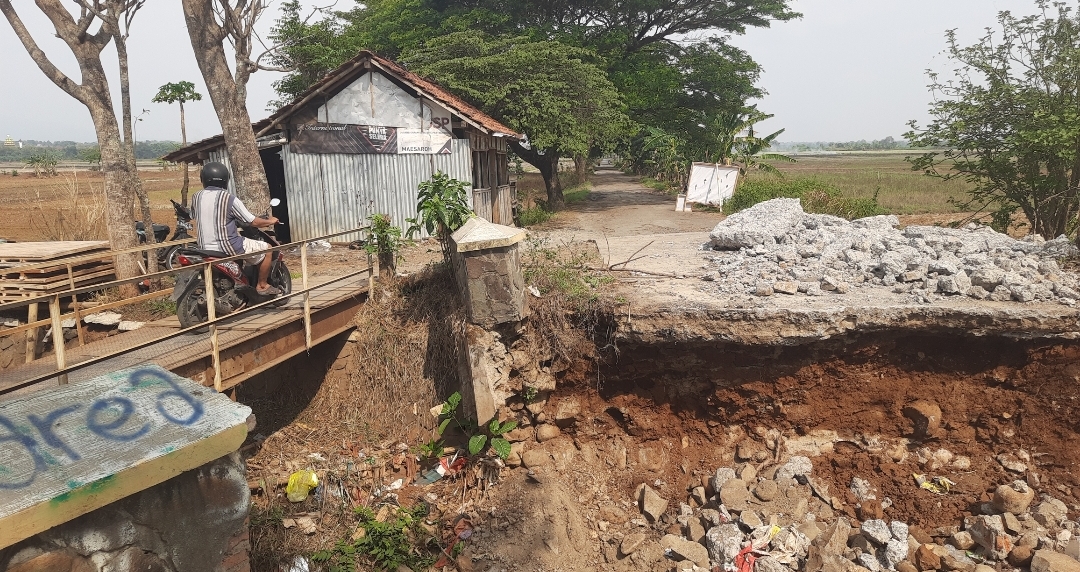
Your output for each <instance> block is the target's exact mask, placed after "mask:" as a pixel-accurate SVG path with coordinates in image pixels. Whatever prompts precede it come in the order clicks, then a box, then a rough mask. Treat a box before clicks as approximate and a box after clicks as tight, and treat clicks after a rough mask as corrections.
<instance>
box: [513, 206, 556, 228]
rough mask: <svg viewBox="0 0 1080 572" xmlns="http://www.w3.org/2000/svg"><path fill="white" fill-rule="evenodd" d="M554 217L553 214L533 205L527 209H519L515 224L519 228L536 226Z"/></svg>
mask: <svg viewBox="0 0 1080 572" xmlns="http://www.w3.org/2000/svg"><path fill="white" fill-rule="evenodd" d="M554 215H555V213H553V212H551V211H549V210H547V209H545V208H544V207H542V206H540V205H533V206H531V207H529V208H527V209H521V210H520V211H519V212H518V215H517V220H516V221H515V222H516V224H517V225H518V226H519V227H530V226H536V225H538V224H541V223H544V222H547V221H548V220H549V219H551V217H552V216H554Z"/></svg>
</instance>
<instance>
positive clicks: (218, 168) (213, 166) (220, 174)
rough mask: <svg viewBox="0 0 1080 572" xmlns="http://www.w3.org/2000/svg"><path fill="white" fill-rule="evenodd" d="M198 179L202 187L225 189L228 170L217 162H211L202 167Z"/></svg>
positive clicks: (227, 180) (227, 181)
mask: <svg viewBox="0 0 1080 572" xmlns="http://www.w3.org/2000/svg"><path fill="white" fill-rule="evenodd" d="M199 178H200V179H202V184H203V186H204V187H218V188H221V189H226V188H228V187H229V168H228V167H226V166H225V165H222V164H221V163H218V162H217V161H211V162H209V163H207V164H205V165H203V168H202V171H200V172H199Z"/></svg>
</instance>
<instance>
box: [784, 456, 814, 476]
mask: <svg viewBox="0 0 1080 572" xmlns="http://www.w3.org/2000/svg"><path fill="white" fill-rule="evenodd" d="M813 470H814V464H813V463H812V462H810V459H809V458H807V457H803V456H801V455H796V456H794V457H792V458H790V459H788V461H787V462H786V463H784V464H783V465H782V466H781V467H780V468H779V469H777V470H776V480H778V481H779V480H782V479H792V478H795V476H796V475H801V476H807V475H809V474H810V473H811V472H813Z"/></svg>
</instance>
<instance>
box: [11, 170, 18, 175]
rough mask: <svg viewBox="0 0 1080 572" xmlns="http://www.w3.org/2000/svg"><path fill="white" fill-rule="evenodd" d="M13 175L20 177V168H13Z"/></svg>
mask: <svg viewBox="0 0 1080 572" xmlns="http://www.w3.org/2000/svg"><path fill="white" fill-rule="evenodd" d="M11 176H12V177H18V176H19V170H18V169H12V170H11Z"/></svg>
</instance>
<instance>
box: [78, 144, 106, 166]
mask: <svg viewBox="0 0 1080 572" xmlns="http://www.w3.org/2000/svg"><path fill="white" fill-rule="evenodd" d="M79 158H80V159H82V160H83V161H86V162H87V163H89V164H90V166H91V168H93V167H95V166H96V167H97V168H99V169H100V168H101V148H100V147H98V146H97V145H94V146H93V147H83V148H82V149H80V150H79Z"/></svg>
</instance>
